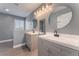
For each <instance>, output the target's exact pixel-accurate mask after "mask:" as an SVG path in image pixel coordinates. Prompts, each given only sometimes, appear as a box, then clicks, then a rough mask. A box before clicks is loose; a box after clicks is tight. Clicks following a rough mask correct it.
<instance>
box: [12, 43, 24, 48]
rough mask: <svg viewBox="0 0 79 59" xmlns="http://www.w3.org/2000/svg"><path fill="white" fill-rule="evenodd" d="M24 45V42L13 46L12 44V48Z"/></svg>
mask: <svg viewBox="0 0 79 59" xmlns="http://www.w3.org/2000/svg"><path fill="white" fill-rule="evenodd" d="M24 45H25V43H22V44H18V45H14V46H13V48H18V47H22V46H24Z"/></svg>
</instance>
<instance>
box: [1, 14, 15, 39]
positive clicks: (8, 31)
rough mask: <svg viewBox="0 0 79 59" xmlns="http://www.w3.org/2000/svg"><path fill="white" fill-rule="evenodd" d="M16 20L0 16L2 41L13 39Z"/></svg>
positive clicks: (3, 15)
mask: <svg viewBox="0 0 79 59" xmlns="http://www.w3.org/2000/svg"><path fill="white" fill-rule="evenodd" d="M13 29H14V20H13V17H11V16H8V15H5V14H0V40H8V39H12V38H13Z"/></svg>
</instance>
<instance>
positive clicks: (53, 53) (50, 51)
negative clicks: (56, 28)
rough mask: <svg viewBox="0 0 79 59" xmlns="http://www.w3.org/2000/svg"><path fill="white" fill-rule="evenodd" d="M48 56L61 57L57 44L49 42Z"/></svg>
mask: <svg viewBox="0 0 79 59" xmlns="http://www.w3.org/2000/svg"><path fill="white" fill-rule="evenodd" d="M48 55H49V56H59V55H60V47H59V45H56V44H55V43H53V42H52V45H51V42H49V46H48Z"/></svg>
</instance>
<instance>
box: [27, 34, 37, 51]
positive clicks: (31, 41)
mask: <svg viewBox="0 0 79 59" xmlns="http://www.w3.org/2000/svg"><path fill="white" fill-rule="evenodd" d="M37 40H38V35H37V34H29V33H26V45H27V46H28V48H29V49H30V50H31V51H32V50H35V49H37Z"/></svg>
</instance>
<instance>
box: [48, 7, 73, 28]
mask: <svg viewBox="0 0 79 59" xmlns="http://www.w3.org/2000/svg"><path fill="white" fill-rule="evenodd" d="M71 19H72V11H71V9H70V8H69V7H67V6H57V7H55V10H54V11H53V12H52V13H51V15H50V16H49V24H51V22H56V29H60V28H63V27H65V26H67V25H68V24H69V23H70V21H71ZM52 24H53V23H52Z"/></svg>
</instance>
